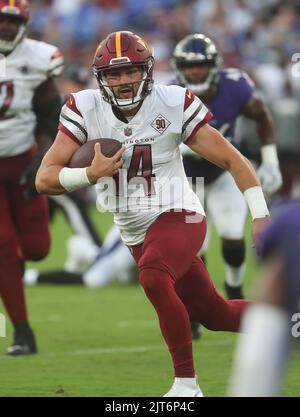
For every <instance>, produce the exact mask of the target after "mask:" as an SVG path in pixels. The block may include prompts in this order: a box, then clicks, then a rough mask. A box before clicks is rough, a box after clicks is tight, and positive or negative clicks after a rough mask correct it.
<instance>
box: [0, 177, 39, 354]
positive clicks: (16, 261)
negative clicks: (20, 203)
mask: <svg viewBox="0 0 300 417" xmlns="http://www.w3.org/2000/svg"><path fill="white" fill-rule="evenodd" d="M0 218H1V227H0V296H1V298H2V301H3V304H4V306H5V308H6V311H7V314H8V316H9V318H10V320H11V321H12V324H13V326H14V342H13V345H12V346H11V347H10V348H9V350H8V353H9V354H10V355H18V354H25V353H34V352H35V351H36V346H35V341H34V336H33V333H32V331H31V329H30V327H29V324H28V318H27V310H26V302H25V294H24V288H23V282H22V275H23V267H22V261H21V259H20V257H19V256H18V243H17V234H16V231H15V227H14V224H13V221H12V217H11V208H10V204H9V201H8V195H7V191H6V187H5V186H4V184H3V183H2V184H0Z"/></svg>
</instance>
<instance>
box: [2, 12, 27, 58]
mask: <svg viewBox="0 0 300 417" xmlns="http://www.w3.org/2000/svg"><path fill="white" fill-rule="evenodd" d="M0 16H8V17H11V15H10V14H6V13H1V14H0ZM16 21H17V22H18V24H19V29H18V32H17V34H16V36H15V37H14V39H12V40H11V41H7V40H1V39H0V53H2V54H4V55H7V54H10V53H11V52H12V51H13V50H14V49H15V48H16V46H17V45H18V43H19V42H21V40H22V39H23V37H24V35H25V32H26V29H27V21H26V20H25V19H22V18H19V19H16Z"/></svg>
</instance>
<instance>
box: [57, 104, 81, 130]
mask: <svg viewBox="0 0 300 417" xmlns="http://www.w3.org/2000/svg"><path fill="white" fill-rule="evenodd" d="M61 114H62V115H63V116H66V117H69V119H72V120H74V121H75V122H77V123H79V124H80V125H81V126H84V120H83V117H82V116H81V114H79V113H76V112H75V111H74V110H73V109H70V108H69V107H67V106H64V108H63V111H62V112H61Z"/></svg>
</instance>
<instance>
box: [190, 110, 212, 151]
mask: <svg viewBox="0 0 300 417" xmlns="http://www.w3.org/2000/svg"><path fill="white" fill-rule="evenodd" d="M212 118H213V114H212V113H211V112H210V111H208V112H207V113H206V115H205V117H204V119H203V120H202V121H201V122H200V123H198V124H197V125H196V126H195V127H194V129H193V130H192V133H191V134H190V135H189V136H188V137H187V139H186V140H185V141H184V143H185V144H186V145H188V144H189V143H190V142H191V141H192V139H193V137H194V136H195V134H196V133H197V132H198V130H199V129H200V128H201V127H202V126H204V125H205V124H206V123H208V122H209V121H210V120H211V119H212Z"/></svg>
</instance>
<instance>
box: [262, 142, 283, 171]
mask: <svg viewBox="0 0 300 417" xmlns="http://www.w3.org/2000/svg"><path fill="white" fill-rule="evenodd" d="M261 159H262V162H263V163H265V164H268V165H275V166H279V161H278V156H277V149H276V145H275V143H271V144H269V145H264V146H262V147H261Z"/></svg>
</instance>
